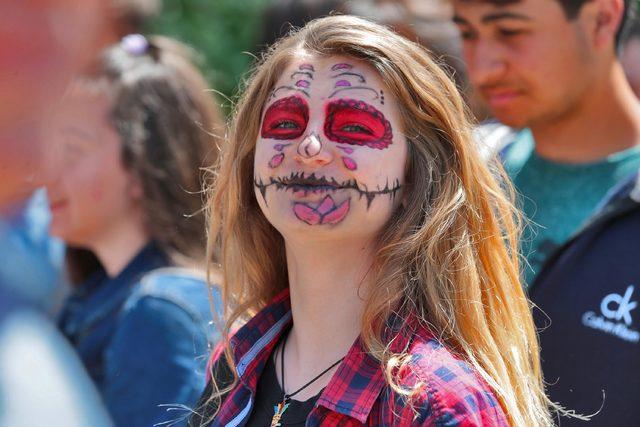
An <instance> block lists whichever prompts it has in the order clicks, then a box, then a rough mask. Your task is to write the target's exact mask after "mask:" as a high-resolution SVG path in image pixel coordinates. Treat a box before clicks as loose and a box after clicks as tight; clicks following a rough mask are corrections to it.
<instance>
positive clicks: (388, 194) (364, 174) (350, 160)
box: [254, 56, 407, 236]
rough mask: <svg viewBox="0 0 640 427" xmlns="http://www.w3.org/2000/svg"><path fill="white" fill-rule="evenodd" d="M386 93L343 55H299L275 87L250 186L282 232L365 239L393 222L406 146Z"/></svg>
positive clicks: (365, 68)
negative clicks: (332, 233)
mask: <svg viewBox="0 0 640 427" xmlns="http://www.w3.org/2000/svg"><path fill="white" fill-rule="evenodd" d="M300 89H304V90H305V91H306V93H307V94H308V96H307V95H306V94H302V93H301V92H300ZM383 91H385V92H388V90H387V88H386V87H385V86H384V84H383V83H382V81H381V79H380V77H379V75H378V74H377V72H376V71H375V70H374V69H373V68H372V67H370V66H368V65H367V64H366V63H364V62H361V61H357V60H352V59H351V58H348V57H341V56H339V57H329V58H315V57H311V58H309V57H307V58H304V59H303V60H301V61H299V62H298V63H292V64H291V65H290V66H289V68H287V69H286V70H285V72H283V74H282V77H281V78H280V79H279V80H278V81H277V82H276V84H275V85H274V88H273V90H272V92H271V94H270V97H269V99H268V100H267V103H266V105H265V107H264V113H263V115H262V118H263V121H262V124H261V127H260V135H259V138H258V141H257V142H256V148H255V159H254V171H255V172H254V187H255V191H256V198H257V200H258V203H259V204H260V207H261V209H262V211H263V213H264V214H265V216H266V217H267V219H268V220H269V221H270V222H271V223H272V224H273V225H274V226H275V227H276V228H277V229H278V230H280V231H281V233H283V235H284V234H285V233H287V232H289V231H290V230H297V229H299V230H309V228H310V227H313V229H318V230H327V231H325V232H329V230H332V229H333V228H337V227H339V228H340V230H341V232H340V233H341V235H343V236H344V235H348V234H349V233H357V234H358V235H360V236H362V235H363V230H368V232H370V233H373V232H375V231H376V230H379V229H381V228H382V226H383V224H384V223H385V222H386V220H387V219H388V218H389V217H390V215H391V212H392V211H393V209H395V207H396V206H397V205H398V203H399V200H400V193H401V191H402V186H403V184H404V171H405V164H406V158H407V142H406V140H405V138H404V135H403V133H402V125H401V121H400V119H399V111H398V109H397V107H396V104H395V99H394V98H392V97H390V96H389V95H387V96H386V98H387V99H386V102H384V103H383V102H382V94H383ZM345 227H346V228H345ZM345 233H346V234H345ZM365 234H366V233H365Z"/></svg>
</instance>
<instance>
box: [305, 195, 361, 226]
mask: <svg viewBox="0 0 640 427" xmlns="http://www.w3.org/2000/svg"><path fill="white" fill-rule="evenodd" d="M350 201H351V199H347V200H345V201H344V202H342V203H340V204H339V205H337V204H336V202H335V201H334V200H333V198H332V197H331V196H326V197H325V198H324V199H322V201H321V202H320V203H319V204H318V205H317V206H316V207H313V206H311V205H310V204H309V203H302V202H296V203H294V205H293V212H294V214H295V215H296V217H297V218H298V219H299V220H301V221H304V222H306V223H307V224H309V225H321V224H337V223H339V222H340V221H342V220H343V219H344V217H345V216H346V215H347V213H349V205H350Z"/></svg>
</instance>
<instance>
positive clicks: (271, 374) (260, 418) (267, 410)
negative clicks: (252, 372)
mask: <svg viewBox="0 0 640 427" xmlns="http://www.w3.org/2000/svg"><path fill="white" fill-rule="evenodd" d="M283 396H284V392H283V391H282V387H281V386H280V383H279V382H278V377H277V376H276V366H275V363H274V361H273V357H270V358H269V359H268V360H267V364H266V365H265V367H264V370H263V371H262V375H261V376H260V379H259V380H258V388H257V390H256V400H255V404H254V405H253V410H252V411H251V416H250V417H249V421H248V422H247V424H246V425H247V426H249V427H254V426H255V427H264V426H270V425H271V419H272V418H273V415H274V413H275V412H274V407H275V406H277V405H278V403H280V402H282V398H283ZM318 397H320V394H317V395H315V396H314V397H312V398H310V399H309V400H306V401H304V402H300V401H298V400H294V399H291V400H290V401H289V406H288V407H287V409H286V410H285V411H284V412H283V414H282V418H280V425H281V426H304V424H305V422H306V420H307V416H308V415H309V412H311V410H312V409H313V407H314V406H315V404H316V401H317V400H318Z"/></svg>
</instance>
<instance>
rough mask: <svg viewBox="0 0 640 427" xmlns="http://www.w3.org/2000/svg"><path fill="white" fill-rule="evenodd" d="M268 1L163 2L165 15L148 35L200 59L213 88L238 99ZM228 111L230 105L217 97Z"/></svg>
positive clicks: (255, 49)
mask: <svg viewBox="0 0 640 427" xmlns="http://www.w3.org/2000/svg"><path fill="white" fill-rule="evenodd" d="M267 1H268V0H164V2H163V10H162V13H161V14H160V15H159V16H158V17H156V18H155V19H154V20H153V21H152V22H150V23H149V25H148V33H151V34H162V35H166V36H170V37H173V38H176V39H178V40H180V41H182V42H184V43H187V44H189V45H190V46H192V47H193V48H194V49H195V50H196V51H197V52H198V53H199V54H200V55H201V56H202V59H203V62H202V63H201V64H199V65H200V68H201V69H202V70H203V72H204V74H205V76H206V77H207V79H208V81H209V82H210V83H211V85H212V88H213V89H215V90H216V91H220V92H222V93H223V94H224V95H225V96H228V97H232V96H233V95H235V92H236V88H237V86H238V83H239V82H240V79H241V78H242V76H243V74H244V73H245V72H246V71H247V70H248V68H249V66H250V65H251V63H252V61H253V56H252V54H251V53H248V52H256V51H257V50H258V49H257V43H258V41H257V40H258V37H259V34H260V31H261V16H262V12H263V10H264V7H265V6H266V3H267ZM218 98H219V99H220V100H221V101H222V102H223V104H224V106H225V107H226V109H227V110H228V108H229V105H228V104H229V103H228V102H225V101H224V97H223V96H218Z"/></svg>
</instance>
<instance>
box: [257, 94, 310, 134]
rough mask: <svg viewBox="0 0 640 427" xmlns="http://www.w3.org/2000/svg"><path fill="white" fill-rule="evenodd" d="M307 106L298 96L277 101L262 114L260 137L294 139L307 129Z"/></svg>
mask: <svg viewBox="0 0 640 427" xmlns="http://www.w3.org/2000/svg"><path fill="white" fill-rule="evenodd" d="M308 121H309V106H308V105H307V103H306V101H305V100H303V99H302V98H300V97H298V96H290V97H287V98H282V99H279V100H278V101H276V102H274V103H273V104H271V105H270V106H269V108H268V109H267V111H266V112H265V114H264V119H263V121H262V128H261V130H260V136H261V137H262V138H271V139H295V138H298V137H300V136H301V135H302V134H303V133H304V131H305V129H306V128H307V122H308Z"/></svg>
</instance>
